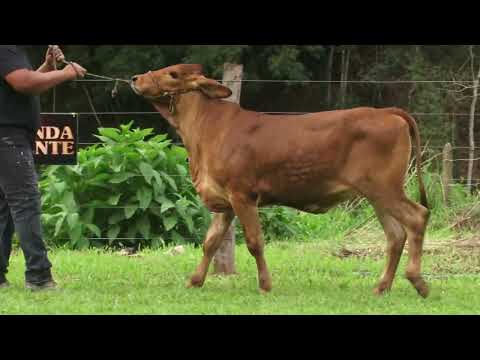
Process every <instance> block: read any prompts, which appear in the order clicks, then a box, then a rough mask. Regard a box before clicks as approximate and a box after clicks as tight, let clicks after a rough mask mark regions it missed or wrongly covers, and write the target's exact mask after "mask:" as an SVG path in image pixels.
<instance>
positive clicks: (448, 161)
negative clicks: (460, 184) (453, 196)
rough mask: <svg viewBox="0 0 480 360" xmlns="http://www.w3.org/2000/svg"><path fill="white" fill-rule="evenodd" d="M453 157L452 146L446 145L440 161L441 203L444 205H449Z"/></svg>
mask: <svg viewBox="0 0 480 360" xmlns="http://www.w3.org/2000/svg"><path fill="white" fill-rule="evenodd" d="M452 160H453V156H452V145H451V144H450V143H446V144H445V146H444V147H443V160H442V186H443V201H444V202H445V204H447V205H448V204H449V200H450V199H449V194H450V186H451V184H452V180H453V161H452Z"/></svg>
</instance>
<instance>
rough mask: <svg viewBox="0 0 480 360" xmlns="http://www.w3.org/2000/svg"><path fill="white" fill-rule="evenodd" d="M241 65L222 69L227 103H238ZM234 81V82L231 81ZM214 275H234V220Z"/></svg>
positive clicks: (241, 74)
mask: <svg viewBox="0 0 480 360" xmlns="http://www.w3.org/2000/svg"><path fill="white" fill-rule="evenodd" d="M242 77H243V65H239V64H228V63H226V64H224V68H223V84H224V85H225V86H228V87H229V88H230V89H231V90H232V96H230V97H229V98H227V99H226V100H227V101H231V102H234V103H237V104H239V103H240V93H241V90H242V83H241V82H240V81H238V80H242ZM232 80H235V81H232ZM214 272H215V274H224V275H231V274H235V273H236V270H235V219H234V220H233V222H232V225H231V226H230V228H229V229H228V231H227V233H226V234H225V238H224V239H223V242H222V244H221V245H220V247H219V249H218V250H217V253H216V254H215V257H214Z"/></svg>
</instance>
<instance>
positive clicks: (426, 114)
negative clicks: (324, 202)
mask: <svg viewBox="0 0 480 360" xmlns="http://www.w3.org/2000/svg"><path fill="white" fill-rule="evenodd" d="M217 81H219V82H221V81H222V80H217ZM76 82H79V83H83V82H85V83H112V82H113V80H104V79H83V80H76ZM229 82H240V83H301V84H309V83H312V84H314V83H350V84H357V83H358V84H413V83H437V84H448V83H465V84H467V83H473V82H472V81H451V80H368V81H367V80H348V81H326V80H274V79H271V80H259V79H244V80H233V81H229ZM258 112H260V113H263V114H270V115H304V114H308V113H309V112H302V111H258ZM43 114H45V115H50V114H66V113H52V112H44V113H43ZM68 114H70V113H68ZM75 114H78V115H79V116H80V118H81V116H82V115H85V116H90V115H95V114H97V115H105V116H109V115H125V116H127V115H128V116H130V115H139V119H140V120H141V119H142V116H145V115H156V116H159V117H161V115H160V114H159V113H158V112H155V111H104V112H97V113H94V112H76V113H75ZM410 114H411V115H412V116H414V117H425V118H427V119H428V120H427V121H434V120H435V118H438V117H469V116H471V114H470V113H463V112H412V113H410ZM479 116H480V114H475V117H479ZM81 124H82V122H81V121H79V129H78V131H80V127H81ZM173 143H174V144H175V145H182V143H180V142H173ZM98 144H102V143H101V142H79V145H81V146H90V145H98ZM429 149H433V150H440V149H443V146H440V145H426V146H422V151H424V150H429ZM452 149H453V150H468V149H470V147H469V146H452ZM478 149H480V146H475V147H473V150H475V151H476V150H478ZM441 154H442V152H441V151H437V152H436V153H435V155H437V156H440V155H441ZM469 160H470V159H468V158H465V157H461V158H456V159H452V160H448V161H452V162H464V161H469ZM473 160H474V161H478V160H480V157H475V158H474V159H473ZM167 175H168V176H172V177H189V176H190V175H179V174H167ZM136 176H142V175H136ZM450 180H451V181H452V183H449V184H447V185H448V186H457V182H464V181H466V179H464V178H452V179H450ZM438 181H441V179H439V180H438ZM472 181H473V182H474V183H477V182H479V183H480V178H474V179H472ZM82 207H84V208H92V207H93V208H95V209H126V208H129V206H102V207H94V206H88V205H83V206H82ZM151 207H152V208H153V207H156V208H161V206H151ZM269 210H270V209H261V212H267V211H269ZM347 211H348V210H347ZM362 229H363V227H362V226H360V227H359V228H355V227H352V228H351V229H348V230H347V231H345V235H346V236H347V237H350V236H351V235H352V234H357V233H358V232H359V231H362ZM377 229H378V230H379V231H381V227H380V225H379V224H377ZM192 235H193V234H192ZM196 235H198V236H204V235H205V234H204V233H197V234H196ZM64 240H69V239H64ZM89 240H109V239H108V238H104V237H100V238H89ZM117 240H119V241H122V240H125V241H127V240H134V241H145V240H151V239H145V238H143V237H141V238H138V237H126V238H117ZM164 240H171V239H169V238H167V237H165V238H164ZM184 240H186V241H189V240H194V241H197V240H198V237H184ZM347 243H348V241H346V242H344V244H347ZM355 244H356V245H359V246H362V245H363V246H371V245H372V244H375V243H372V242H358V241H355ZM376 244H377V245H379V244H380V242H377V243H376ZM442 246H451V244H450V243H433V242H428V241H427V242H426V248H436V247H442ZM362 274H363V275H369V274H371V275H373V273H368V274H367V273H366V272H363V273H362ZM375 275H377V274H375ZM430 275H431V276H437V277H441V276H443V275H442V274H430ZM459 275H462V276H463V275H464V276H471V274H459ZM474 275H477V274H474Z"/></svg>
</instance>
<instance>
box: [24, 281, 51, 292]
mask: <svg viewBox="0 0 480 360" xmlns="http://www.w3.org/2000/svg"><path fill="white" fill-rule="evenodd" d="M25 287H26V288H27V289H30V290H32V291H39V290H55V289H57V283H56V282H55V281H53V280H48V281H46V282H43V283H38V284H36V283H31V282H28V281H27V282H25Z"/></svg>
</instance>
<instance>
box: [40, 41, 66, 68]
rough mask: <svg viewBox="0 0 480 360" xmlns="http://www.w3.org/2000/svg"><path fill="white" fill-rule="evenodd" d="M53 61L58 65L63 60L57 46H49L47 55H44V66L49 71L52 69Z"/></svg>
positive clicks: (63, 56) (63, 57)
mask: <svg viewBox="0 0 480 360" xmlns="http://www.w3.org/2000/svg"><path fill="white" fill-rule="evenodd" d="M54 59H55V61H56V62H57V64H58V63H61V62H62V61H64V60H65V55H63V52H62V50H61V49H60V48H59V47H58V45H49V46H48V50H47V54H46V55H45V64H47V66H48V67H49V68H51V69H53V68H54V64H55V62H54Z"/></svg>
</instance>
